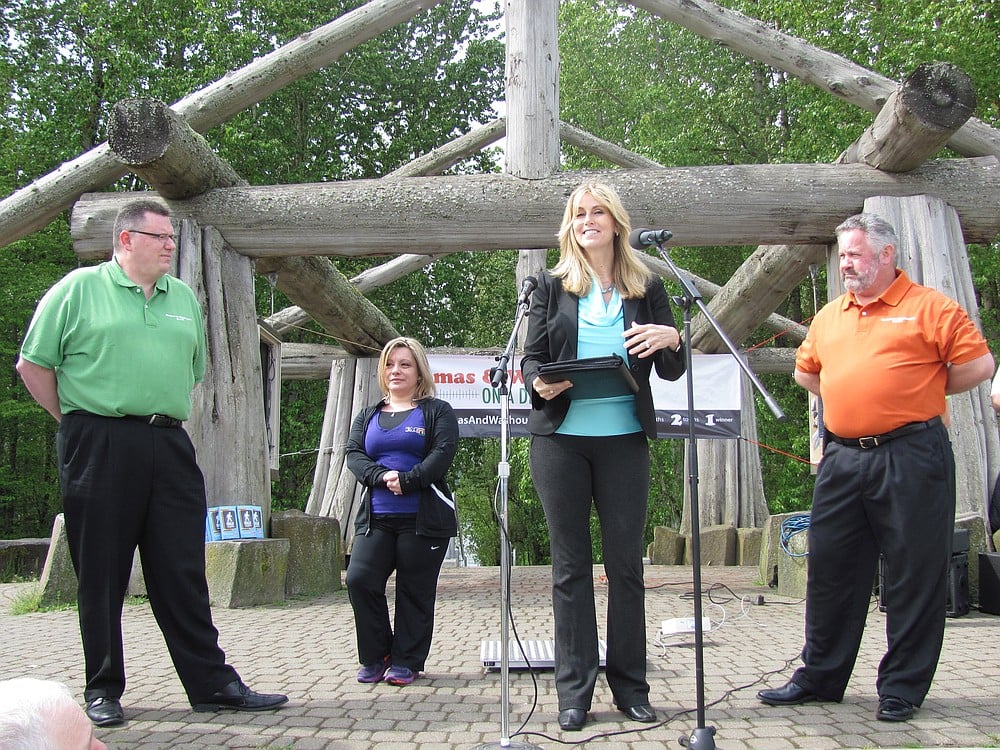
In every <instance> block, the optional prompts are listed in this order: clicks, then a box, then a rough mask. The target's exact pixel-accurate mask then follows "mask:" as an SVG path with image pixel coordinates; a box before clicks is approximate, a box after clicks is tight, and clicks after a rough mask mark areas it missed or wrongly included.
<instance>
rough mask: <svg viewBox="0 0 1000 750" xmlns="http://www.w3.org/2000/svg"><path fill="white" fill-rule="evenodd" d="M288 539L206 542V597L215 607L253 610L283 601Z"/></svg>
mask: <svg viewBox="0 0 1000 750" xmlns="http://www.w3.org/2000/svg"><path fill="white" fill-rule="evenodd" d="M288 548H289V542H288V540H287V539H243V540H233V541H225V542H208V543H207V544H206V545H205V568H206V578H207V580H208V595H209V599H210V601H211V602H212V605H213V606H216V607H228V608H238V607H256V606H259V605H262V604H275V603H278V602H282V601H284V599H285V575H286V574H287V572H288Z"/></svg>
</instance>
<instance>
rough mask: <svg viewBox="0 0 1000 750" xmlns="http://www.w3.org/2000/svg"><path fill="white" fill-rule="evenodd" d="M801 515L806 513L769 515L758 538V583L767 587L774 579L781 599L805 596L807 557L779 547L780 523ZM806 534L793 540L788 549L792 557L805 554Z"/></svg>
mask: <svg viewBox="0 0 1000 750" xmlns="http://www.w3.org/2000/svg"><path fill="white" fill-rule="evenodd" d="M803 515H806V516H807V515H808V514H807V513H802V512H801V511H800V512H797V513H780V514H778V515H773V516H769V517H768V519H767V525H766V526H765V527H764V531H763V535H762V537H761V552H760V564H759V569H760V577H761V581H762V582H763V583H765V584H768V585H770V584H771V583H772V582H773V581H774V578H775V576H777V579H778V580H777V592H778V593H779V594H781V595H783V596H790V597H795V598H802V597H804V596H805V595H806V575H807V573H808V559H809V558H808V556H802V557H797V556H792V555H789V554H788V553H787V552H785V551H784V550H783V549H782V548H781V525H782V523H783V522H784V521H785V520H786V519H788V518H794V517H796V516H803ZM808 535H809V532H808V531H806V532H803V533H801V534H796V535H795V536H794V537H793V538H792V540H791V543H790V545H789V548H790V549H791V551H792V552H793V553H794V554H795V555H798V554H800V553H803V552H808Z"/></svg>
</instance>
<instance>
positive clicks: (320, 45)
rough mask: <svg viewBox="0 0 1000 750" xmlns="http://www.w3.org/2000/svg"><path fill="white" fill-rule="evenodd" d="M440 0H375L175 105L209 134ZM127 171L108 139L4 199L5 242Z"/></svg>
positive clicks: (0, 231) (0, 229)
mask: <svg viewBox="0 0 1000 750" xmlns="http://www.w3.org/2000/svg"><path fill="white" fill-rule="evenodd" d="M441 2H442V0H372V2H369V3H367V4H365V5H363V6H361V7H360V8H356V9H354V10H352V11H350V12H348V13H345V14H344V15H342V16H340V17H339V18H336V19H334V20H333V21H330V23H328V24H325V25H323V26H320V27H319V28H317V29H313V30H312V31H310V32H308V33H305V34H302V35H300V36H298V37H296V38H295V39H293V40H292V41H290V42H288V43H287V44H284V45H282V46H281V47H279V48H278V49H276V50H274V51H273V52H270V53H268V54H266V55H263V56H262V57H259V58H257V59H255V60H253V61H252V62H251V63H249V64H248V65H246V66H244V67H243V68H240V69H239V70H236V71H233V72H232V73H229V74H228V75H226V76H224V77H223V78H220V79H219V80H218V81H215V82H214V83H212V84H210V85H208V86H206V87H204V88H202V89H199V90H198V91H196V92H194V93H193V94H190V95H188V96H186V97H184V98H183V99H181V100H179V101H178V102H176V103H175V104H174V105H173V107H172V108H173V109H174V110H175V111H176V112H177V113H179V114H180V115H181V116H182V117H184V119H186V120H187V121H188V124H189V125H191V127H192V128H193V129H194V130H196V131H198V132H199V133H203V132H205V131H207V130H208V129H210V128H213V127H215V126H216V125H220V124H222V123H224V122H226V121H227V120H228V119H229V118H231V117H232V116H233V115H235V114H237V113H238V112H242V111H243V110H245V109H247V108H248V107H251V106H253V105H254V104H256V103H258V102H261V101H263V100H264V99H266V98H267V97H269V96H270V95H271V94H273V93H275V92H276V91H280V90H281V89H282V88H284V87H285V86H288V85H289V84H291V83H294V82H295V81H297V80H299V79H301V78H304V77H305V76H307V75H309V74H310V73H313V72H315V71H317V70H319V69H320V68H322V67H324V66H326V65H329V64H330V63H332V62H334V61H335V60H337V59H338V58H340V57H342V56H343V55H345V54H346V53H347V52H350V51H351V50H352V49H353V48H354V47H357V46H358V45H359V44H362V43H363V42H366V41H367V40H369V39H371V38H372V37H374V36H376V35H378V34H380V33H382V32H383V31H385V30H387V29H390V28H392V27H393V26H396V25H397V24H400V23H403V22H405V21H407V20H409V19H410V18H412V17H413V16H415V15H416V14H417V13H419V12H420V11H422V10H425V9H427V8H432V7H434V6H435V5H438V4H440V3H441ZM127 171H128V170H127V169H126V168H125V166H124V165H123V164H122V162H121V161H120V160H119V159H118V158H117V157H116V156H115V155H114V154H113V153H112V152H111V147H110V146H109V144H108V143H106V142H105V143H101V144H99V145H98V146H95V147H94V148H92V149H90V150H89V151H86V152H85V153H83V154H81V155H80V156H78V157H77V158H75V159H73V160H71V161H68V162H65V163H63V164H62V165H60V166H59V167H58V168H57V169H55V170H54V171H52V172H49V173H48V174H46V175H43V176H42V177H40V178H38V179H37V180H35V181H33V182H32V183H31V184H29V185H26V186H25V187H23V188H21V189H20V190H18V191H16V192H14V193H12V194H11V195H9V196H7V197H6V198H4V199H3V201H0V238H2V239H0V243H2V244H7V243H10V242H14V241H15V240H18V239H20V238H21V237H24V236H25V235H27V234H30V233H31V232H34V231H36V230H38V229H41V228H42V227H44V226H45V225H46V224H48V223H49V222H50V221H52V220H53V219H54V218H56V216H57V215H58V214H59V213H60V212H61V211H64V210H65V209H67V208H69V207H70V206H71V205H72V204H73V202H74V201H75V200H76V199H77V198H78V197H79V196H80V195H82V194H83V193H86V192H88V191H90V190H100V189H101V188H103V187H105V186H106V185H109V184H111V183H112V182H114V181H115V180H117V179H118V178H119V177H121V176H122V175H124V174H125V173H126V172H127Z"/></svg>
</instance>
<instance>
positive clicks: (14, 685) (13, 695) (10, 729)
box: [0, 677, 80, 750]
mask: <svg viewBox="0 0 1000 750" xmlns="http://www.w3.org/2000/svg"><path fill="white" fill-rule="evenodd" d="M67 705H72V706H73V707H74V708H76V709H77V710H79V708H80V707H79V706H78V705H77V704H76V701H74V700H73V696H72V695H71V694H70V692H69V688H67V687H66V686H65V685H63V684H62V683H61V682H53V681H52V680H39V679H36V678H34V677H16V678H14V679H11V680H0V747H2V748H4V750H58V748H57V746H56V745H55V743H54V742H53V740H52V738H51V737H50V736H49V729H50V728H52V727H53V726H54V724H55V721H56V720H57V718H58V715H59V712H60V709H61V708H64V707H66V706H67Z"/></svg>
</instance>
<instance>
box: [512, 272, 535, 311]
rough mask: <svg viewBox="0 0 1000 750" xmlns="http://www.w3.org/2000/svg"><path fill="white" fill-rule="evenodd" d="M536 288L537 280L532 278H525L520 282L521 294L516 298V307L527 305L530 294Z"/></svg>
mask: <svg viewBox="0 0 1000 750" xmlns="http://www.w3.org/2000/svg"><path fill="white" fill-rule="evenodd" d="M537 286H538V279H536V278H535V277H534V276H525V277H524V281H522V282H521V292H520V294H518V297H517V305H518V307H520V306H521V305H526V304H528V300H529V299H531V293H532V292H533V291H535V287H537Z"/></svg>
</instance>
